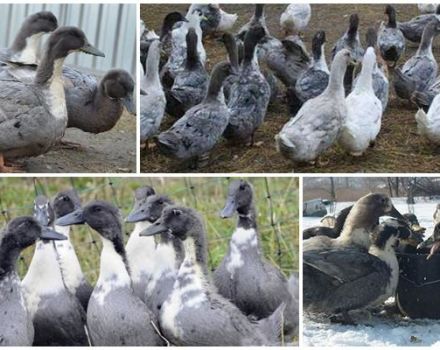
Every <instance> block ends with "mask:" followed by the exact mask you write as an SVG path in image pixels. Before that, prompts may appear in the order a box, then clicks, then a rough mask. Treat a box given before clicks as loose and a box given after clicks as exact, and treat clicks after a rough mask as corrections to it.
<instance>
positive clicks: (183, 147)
mask: <svg viewBox="0 0 440 350" xmlns="http://www.w3.org/2000/svg"><path fill="white" fill-rule="evenodd" d="M230 73H231V65H230V63H229V62H220V63H217V65H215V66H214V68H213V70H212V72H211V77H210V80H209V86H208V92H207V94H206V96H205V98H204V100H203V101H202V103H200V104H198V105H196V106H194V107H192V108H190V109H189V110H188V111H186V113H185V114H184V116H183V117H182V118H180V119H179V120H178V121H176V122H175V123H174V124H173V126H172V127H171V128H169V129H168V130H166V131H164V132H162V133H160V134H159V136H158V137H157V139H156V140H155V141H156V144H157V145H158V147H159V151H160V152H161V153H163V154H164V155H166V156H168V157H173V158H177V159H181V160H192V159H195V161H196V162H197V158H199V157H200V156H201V155H204V154H206V153H208V152H209V151H210V150H211V149H212V148H213V147H214V146H215V145H216V144H217V142H218V141H219V140H220V138H221V136H222V134H223V132H224V131H225V129H226V126H227V125H228V123H229V118H230V112H229V110H228V107H227V106H226V104H225V102H224V97H223V91H222V85H223V82H224V80H225V79H226V77H227V76H228V75H229V74H230Z"/></svg>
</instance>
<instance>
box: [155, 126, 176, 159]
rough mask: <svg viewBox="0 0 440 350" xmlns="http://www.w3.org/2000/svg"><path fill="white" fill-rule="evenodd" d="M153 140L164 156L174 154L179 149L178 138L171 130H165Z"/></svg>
mask: <svg viewBox="0 0 440 350" xmlns="http://www.w3.org/2000/svg"><path fill="white" fill-rule="evenodd" d="M154 141H155V142H156V145H157V147H158V148H159V151H160V152H161V153H163V154H164V155H166V156H169V157H170V156H176V154H177V152H178V151H179V144H180V140H179V139H178V138H177V137H176V135H175V134H174V133H172V132H169V131H165V132H163V133H161V134H159V136H157V137H156V138H155V139H154Z"/></svg>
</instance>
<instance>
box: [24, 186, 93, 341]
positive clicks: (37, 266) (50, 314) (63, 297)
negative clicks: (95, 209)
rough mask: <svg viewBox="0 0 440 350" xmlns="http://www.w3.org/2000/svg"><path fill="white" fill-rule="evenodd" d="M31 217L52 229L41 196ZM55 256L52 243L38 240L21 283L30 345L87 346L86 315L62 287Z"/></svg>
mask: <svg viewBox="0 0 440 350" xmlns="http://www.w3.org/2000/svg"><path fill="white" fill-rule="evenodd" d="M34 216H35V217H36V218H37V220H38V221H39V222H40V224H41V225H43V226H48V227H50V226H52V224H53V219H54V212H53V209H52V207H51V205H50V201H49V199H48V198H46V197H45V196H42V195H39V196H37V197H36V198H35V201H34ZM63 237H64V238H67V237H66V236H64V235H63ZM58 256H59V252H58V250H57V248H56V246H55V244H54V242H52V240H39V241H38V242H37V244H36V248H35V252H34V256H33V258H32V261H31V264H30V265H29V268H28V271H27V273H26V275H25V277H24V278H23V281H22V283H21V284H22V288H23V294H24V297H25V300H26V305H27V308H28V311H29V313H30V315H31V318H32V321H33V324H34V329H35V336H34V341H33V345H34V346H88V345H89V341H88V338H87V334H86V331H85V328H84V327H85V324H86V313H85V311H84V308H83V306H82V305H81V303H80V302H79V300H78V299H77V298H76V297H75V295H74V294H72V293H71V292H70V291H69V290H68V289H67V287H66V284H65V283H64V279H63V274H62V273H61V267H60V261H59V259H58Z"/></svg>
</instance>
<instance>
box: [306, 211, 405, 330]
mask: <svg viewBox="0 0 440 350" xmlns="http://www.w3.org/2000/svg"><path fill="white" fill-rule="evenodd" d="M410 235H411V230H410V229H409V228H408V227H407V226H404V225H400V224H398V223H396V222H395V220H388V221H386V222H384V223H382V224H380V225H378V226H377V227H376V228H375V230H374V231H373V232H372V237H371V247H370V248H369V250H368V252H360V251H359V250H357V249H350V248H347V247H346V248H342V249H328V250H325V251H307V252H304V254H303V259H304V260H303V268H304V308H305V309H306V310H307V311H309V312H314V313H325V314H329V315H332V316H333V317H332V319H333V320H335V318H334V316H335V315H337V314H342V322H343V323H345V324H354V322H353V320H352V319H351V317H350V315H349V312H350V311H353V310H367V309H371V308H373V307H377V306H379V305H381V304H383V303H384V302H385V300H387V299H388V298H389V297H391V296H394V294H395V292H396V288H397V283H398V281H399V263H398V261H397V258H396V253H395V250H394V247H395V245H396V244H397V242H398V241H399V240H404V239H407V238H409V237H410ZM360 291H362V292H360Z"/></svg>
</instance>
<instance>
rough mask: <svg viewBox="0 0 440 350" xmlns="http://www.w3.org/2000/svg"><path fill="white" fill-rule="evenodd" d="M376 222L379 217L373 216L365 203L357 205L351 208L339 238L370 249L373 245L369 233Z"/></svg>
mask: <svg viewBox="0 0 440 350" xmlns="http://www.w3.org/2000/svg"><path fill="white" fill-rule="evenodd" d="M376 224H377V218H374V217H373V218H372V217H371V215H370V212H369V211H368V210H365V208H364V206H363V205H355V206H353V208H352V209H351V210H350V213H349V214H348V216H347V219H346V221H345V224H344V228H343V229H342V231H341V235H340V236H339V237H338V238H337V239H339V240H340V241H341V242H345V243H348V244H354V245H357V246H359V247H362V248H364V249H367V250H368V249H369V248H370V246H371V240H370V236H369V234H370V232H372V230H373V228H374V226H376Z"/></svg>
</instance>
